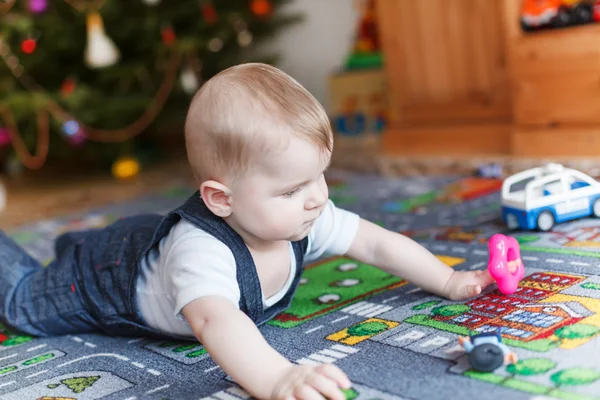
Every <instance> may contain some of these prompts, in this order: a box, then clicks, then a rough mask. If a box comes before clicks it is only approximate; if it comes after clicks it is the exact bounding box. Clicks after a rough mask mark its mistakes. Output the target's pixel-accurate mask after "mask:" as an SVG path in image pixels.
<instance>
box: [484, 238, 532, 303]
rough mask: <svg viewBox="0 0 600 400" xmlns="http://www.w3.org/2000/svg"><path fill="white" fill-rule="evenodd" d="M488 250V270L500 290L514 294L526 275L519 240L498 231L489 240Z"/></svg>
mask: <svg viewBox="0 0 600 400" xmlns="http://www.w3.org/2000/svg"><path fill="white" fill-rule="evenodd" d="M488 250H489V253H490V254H489V259H488V271H489V272H490V275H491V276H492V278H494V280H495V281H496V283H497V284H498V290H500V291H501V292H502V293H504V294H513V293H514V292H516V291H517V287H518V286H519V282H520V281H521V279H523V276H525V267H524V266H523V261H522V260H521V248H520V247H519V242H517V239H515V238H513V237H511V236H504V235H502V234H500V233H497V234H495V235H493V236H492V237H491V238H490V240H489V241H488Z"/></svg>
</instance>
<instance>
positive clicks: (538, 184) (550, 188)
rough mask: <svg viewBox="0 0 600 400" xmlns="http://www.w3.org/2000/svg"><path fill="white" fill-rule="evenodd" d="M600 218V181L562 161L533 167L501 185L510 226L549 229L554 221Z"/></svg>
mask: <svg viewBox="0 0 600 400" xmlns="http://www.w3.org/2000/svg"><path fill="white" fill-rule="evenodd" d="M590 215H594V216H596V217H600V183H599V182H598V181H596V180H595V179H593V178H591V177H590V176H588V175H586V174H584V173H582V172H580V171H577V170H574V169H571V168H565V167H563V166H562V165H560V164H548V165H546V166H545V167H539V168H532V169H528V170H526V171H523V172H519V173H518V174H515V175H512V176H510V177H508V178H506V179H505V180H504V183H503V184H502V218H503V219H504V222H506V224H507V225H508V227H509V228H510V229H527V230H533V229H538V230H540V231H543V232H545V231H549V230H550V229H552V227H553V226H554V224H556V223H560V222H565V221H570V220H573V219H576V218H582V217H587V216H590Z"/></svg>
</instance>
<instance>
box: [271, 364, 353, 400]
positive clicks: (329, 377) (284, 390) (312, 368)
mask: <svg viewBox="0 0 600 400" xmlns="http://www.w3.org/2000/svg"><path fill="white" fill-rule="evenodd" d="M350 386H351V384H350V380H349V379H348V377H347V376H346V374H345V373H344V372H342V370H341V369H339V368H338V367H336V366H335V365H332V364H321V365H294V366H292V367H290V368H289V369H288V370H287V371H286V372H285V373H284V375H283V376H282V377H281V378H280V379H279V381H278V382H277V384H276V385H275V388H274V389H273V396H272V397H273V399H276V400H322V399H323V398H327V399H330V400H345V399H346V396H345V395H344V393H343V392H342V391H341V389H340V388H342V389H349V388H350Z"/></svg>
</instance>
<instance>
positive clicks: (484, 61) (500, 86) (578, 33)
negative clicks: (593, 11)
mask: <svg viewBox="0 0 600 400" xmlns="http://www.w3.org/2000/svg"><path fill="white" fill-rule="evenodd" d="M520 4H521V0H493V1H490V0H380V2H379V5H378V7H379V9H378V13H379V21H380V30H381V36H382V45H383V49H384V52H385V57H386V67H385V68H386V74H387V76H388V80H389V82H390V92H391V93H390V94H391V96H392V98H393V100H394V104H396V108H397V109H396V110H394V111H395V112H394V115H396V116H397V118H396V119H395V120H394V121H393V122H392V124H391V126H390V128H389V129H388V130H387V131H386V132H385V134H384V139H383V146H384V151H385V152H386V153H389V154H411V155H415V154H416V155H436V154H447V155H474V154H477V155H487V154H490V155H518V156H534V157H537V156H539V157H546V156H578V155H584V156H590V155H599V154H600V24H597V25H586V26H581V27H572V28H566V29H561V30H551V31H544V32H537V33H524V32H522V31H521V29H520V26H519V9H520Z"/></svg>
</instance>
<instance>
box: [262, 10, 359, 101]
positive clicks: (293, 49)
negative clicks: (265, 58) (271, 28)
mask: <svg viewBox="0 0 600 400" xmlns="http://www.w3.org/2000/svg"><path fill="white" fill-rule="evenodd" d="M282 12H300V13H302V14H304V21H302V22H300V23H299V24H296V25H294V26H292V27H289V28H285V29H284V30H283V31H282V33H281V34H280V35H279V36H278V37H277V38H276V39H274V42H273V43H271V44H269V45H268V46H267V47H268V48H269V49H270V50H271V49H273V50H275V51H276V52H277V53H279V55H280V56H281V60H280V63H279V64H278V67H279V68H281V69H282V70H283V71H285V72H287V73H288V74H290V75H291V76H293V77H294V78H295V79H296V80H298V82H300V83H301V84H302V85H303V86H304V87H306V88H307V89H308V90H309V91H310V92H311V93H312V94H313V95H314V96H315V97H316V98H317V99H318V100H319V101H320V102H321V103H322V104H323V106H324V107H325V109H326V110H329V93H328V82H327V77H328V75H329V74H330V73H332V72H334V71H336V70H337V69H339V68H340V67H341V66H342V65H343V63H344V61H345V59H346V56H347V55H348V53H349V51H350V48H351V46H352V44H353V41H354V35H355V27H356V24H357V18H358V15H357V10H355V9H354V7H353V0H294V1H293V2H292V3H291V4H290V5H288V6H287V7H286V8H285V9H283V10H282Z"/></svg>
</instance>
